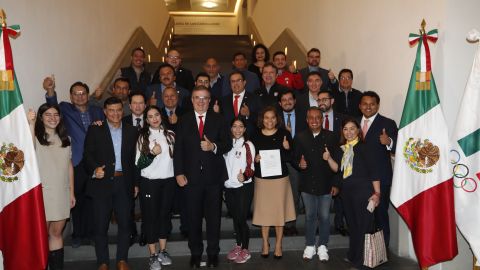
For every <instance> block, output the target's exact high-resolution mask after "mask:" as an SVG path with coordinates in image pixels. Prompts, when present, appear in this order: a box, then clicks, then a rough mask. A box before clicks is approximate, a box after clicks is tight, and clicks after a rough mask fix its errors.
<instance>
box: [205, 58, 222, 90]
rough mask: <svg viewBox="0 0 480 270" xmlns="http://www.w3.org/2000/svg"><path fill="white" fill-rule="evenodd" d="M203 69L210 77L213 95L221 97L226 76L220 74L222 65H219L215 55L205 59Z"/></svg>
mask: <svg viewBox="0 0 480 270" xmlns="http://www.w3.org/2000/svg"><path fill="white" fill-rule="evenodd" d="M203 71H204V72H205V73H207V74H208V77H209V78H210V92H211V93H212V97H215V98H217V99H221V98H222V96H223V95H222V87H223V81H224V80H225V76H224V75H222V74H220V72H219V71H220V66H219V65H218V62H217V60H216V59H215V58H213V57H209V58H208V59H207V60H205V64H203Z"/></svg>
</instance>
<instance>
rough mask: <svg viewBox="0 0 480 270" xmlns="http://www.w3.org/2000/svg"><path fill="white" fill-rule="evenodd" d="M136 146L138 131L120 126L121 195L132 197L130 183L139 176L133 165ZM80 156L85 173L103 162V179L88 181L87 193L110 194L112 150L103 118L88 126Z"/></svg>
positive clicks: (92, 170) (112, 172) (113, 153)
mask: <svg viewBox="0 0 480 270" xmlns="http://www.w3.org/2000/svg"><path fill="white" fill-rule="evenodd" d="M136 145H137V130H136V129H135V128H134V127H133V126H131V125H122V161H121V162H122V172H123V179H122V181H123V183H122V184H123V192H125V194H124V195H127V196H129V197H132V196H133V185H134V182H135V181H137V178H138V175H139V171H138V170H137V169H136V167H135V153H136ZM83 159H84V163H85V169H86V171H87V174H88V175H93V174H94V172H95V169H96V168H98V167H101V166H103V165H105V169H104V171H105V176H104V177H103V178H102V179H96V178H91V179H90V180H89V181H88V182H87V192H86V193H87V195H89V196H91V197H94V198H95V197H102V196H105V195H111V194H112V191H113V181H114V178H113V175H114V173H115V152H114V150H113V141H112V136H111V133H110V129H109V127H108V123H107V122H106V121H104V122H103V125H101V126H91V127H90V128H89V129H88V132H87V136H86V137H85V151H84V153H83Z"/></svg>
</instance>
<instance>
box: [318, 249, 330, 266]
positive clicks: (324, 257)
mask: <svg viewBox="0 0 480 270" xmlns="http://www.w3.org/2000/svg"><path fill="white" fill-rule="evenodd" d="M317 254H318V259H320V261H321V262H327V261H328V258H329V257H328V249H327V247H326V246H324V245H321V246H319V247H318V249H317Z"/></svg>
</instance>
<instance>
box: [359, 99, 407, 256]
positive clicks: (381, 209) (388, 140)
mask: <svg viewBox="0 0 480 270" xmlns="http://www.w3.org/2000/svg"><path fill="white" fill-rule="evenodd" d="M379 107H380V97H379V96H378V94H377V93H375V92H373V91H366V92H364V93H363V95H362V98H361V99H360V110H361V111H362V114H363V116H362V117H361V118H360V119H359V123H360V127H361V128H362V132H363V137H364V140H365V143H366V145H367V147H368V149H369V151H370V152H371V153H372V156H374V157H375V163H376V164H377V167H376V169H377V170H378V171H377V172H378V175H380V193H381V195H380V204H379V205H378V207H377V209H376V210H375V220H376V221H377V223H378V225H379V227H380V228H381V229H383V236H384V238H385V245H386V246H387V247H388V245H389V242H390V223H389V220H388V206H389V204H390V188H391V186H392V175H393V170H392V161H391V155H393V154H395V147H396V143H397V133H398V128H397V124H396V123H395V121H393V120H392V119H390V118H387V117H384V116H382V115H380V114H379V113H378V109H379Z"/></svg>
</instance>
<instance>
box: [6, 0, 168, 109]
mask: <svg viewBox="0 0 480 270" xmlns="http://www.w3.org/2000/svg"><path fill="white" fill-rule="evenodd" d="M0 7H1V8H4V9H5V12H6V14H7V23H8V24H19V25H20V26H21V31H22V34H21V35H20V37H19V38H17V39H16V40H12V48H13V53H14V64H15V70H16V72H17V77H18V80H19V83H20V87H21V89H22V92H23V96H24V102H25V104H26V106H27V108H28V107H34V108H37V107H38V105H40V104H41V103H42V102H44V97H43V95H44V90H43V89H42V80H43V78H44V77H45V76H46V75H50V74H52V73H53V74H55V77H56V84H57V91H58V94H59V96H60V99H62V100H65V99H69V96H68V88H69V87H70V85H71V84H72V83H73V82H75V81H78V80H80V81H84V82H86V83H87V84H88V85H89V86H90V88H92V89H95V87H96V85H98V84H99V83H100V82H101V80H102V79H103V77H104V76H105V74H106V73H107V71H108V70H109V68H110V67H111V65H112V64H113V62H114V61H115V59H116V58H117V56H118V54H119V53H120V51H121V50H122V49H123V47H124V45H125V44H126V42H127V41H128V39H129V38H130V36H131V35H132V34H133V32H134V30H135V29H136V28H137V27H139V26H142V27H143V28H144V29H145V31H146V32H147V34H148V35H149V36H150V37H151V39H152V40H153V42H154V43H155V44H158V43H159V42H160V39H161V36H162V34H163V30H164V27H165V25H166V23H167V20H168V13H167V10H166V8H165V4H164V2H163V1H159V0H137V1H127V0H102V1H97V0H84V1H62V0H38V1H31V0H15V1H10V0H9V1H2V2H1V4H0Z"/></svg>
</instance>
